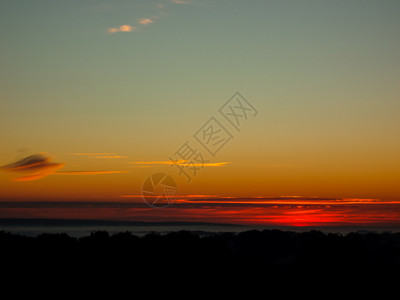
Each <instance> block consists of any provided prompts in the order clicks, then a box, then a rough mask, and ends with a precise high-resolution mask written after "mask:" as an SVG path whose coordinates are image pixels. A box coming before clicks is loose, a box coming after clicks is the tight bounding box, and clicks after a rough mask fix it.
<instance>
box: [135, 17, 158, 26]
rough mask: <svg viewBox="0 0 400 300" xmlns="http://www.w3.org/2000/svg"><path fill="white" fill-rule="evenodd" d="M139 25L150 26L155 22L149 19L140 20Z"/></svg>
mask: <svg viewBox="0 0 400 300" xmlns="http://www.w3.org/2000/svg"><path fill="white" fill-rule="evenodd" d="M138 23H139V24H141V25H149V24H151V23H154V21H153V20H152V19H149V18H144V19H140V20H139V21H138Z"/></svg>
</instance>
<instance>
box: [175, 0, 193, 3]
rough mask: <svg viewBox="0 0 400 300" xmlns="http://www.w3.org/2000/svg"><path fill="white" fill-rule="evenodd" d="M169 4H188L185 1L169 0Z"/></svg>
mask: <svg viewBox="0 0 400 300" xmlns="http://www.w3.org/2000/svg"><path fill="white" fill-rule="evenodd" d="M171 2H172V3H175V4H188V3H189V1H186V0H171Z"/></svg>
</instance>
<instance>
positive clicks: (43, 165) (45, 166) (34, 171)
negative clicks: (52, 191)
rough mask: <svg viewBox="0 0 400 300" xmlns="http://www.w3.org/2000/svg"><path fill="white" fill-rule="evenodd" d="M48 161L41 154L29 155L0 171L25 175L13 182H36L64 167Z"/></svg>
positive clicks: (48, 159)
mask: <svg viewBox="0 0 400 300" xmlns="http://www.w3.org/2000/svg"><path fill="white" fill-rule="evenodd" d="M50 160H51V159H50V157H47V156H45V154H43V153H39V154H34V155H30V156H28V157H26V158H24V159H21V160H19V161H17V162H15V163H12V164H8V165H5V166H2V167H0V169H2V170H4V171H7V172H13V173H21V174H24V173H25V174H26V175H24V176H21V177H17V178H15V179H14V180H15V181H31V180H37V179H40V178H43V177H46V176H48V175H51V174H53V173H54V172H55V171H56V170H58V169H60V168H62V167H64V164H63V163H55V162H51V161H50Z"/></svg>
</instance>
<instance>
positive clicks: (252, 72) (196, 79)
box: [0, 0, 400, 201]
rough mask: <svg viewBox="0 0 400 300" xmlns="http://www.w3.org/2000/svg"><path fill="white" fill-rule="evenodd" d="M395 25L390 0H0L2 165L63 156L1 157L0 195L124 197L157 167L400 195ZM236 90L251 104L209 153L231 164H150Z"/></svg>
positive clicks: (271, 191) (259, 187)
mask: <svg viewBox="0 0 400 300" xmlns="http://www.w3.org/2000/svg"><path fill="white" fill-rule="evenodd" d="M399 28H400V1H397V0H385V1H377V0H375V1H370V0H353V1H347V0H338V1H320V0H318V1H317V0H303V1H285V0H279V1H278V0H276V1H261V0H259V1H258V0H251V1H238V0H236V1H234V0H230V1H228V0H215V1H211V0H187V1H183V0H181V1H178V0H175V1H167V0H164V1H152V0H146V1H144V0H143V1H132V0H131V1H105V0H98V1H78V0H69V1H54V0H47V1H44V0H37V1H28V0H25V1H24V0H18V1H13V0H2V1H0V41H1V47H0V140H1V141H2V142H1V147H0V165H8V164H11V163H14V162H16V161H17V160H19V159H22V158H24V157H26V156H28V155H32V154H37V153H43V154H42V155H43V156H44V157H47V158H49V159H48V162H54V163H57V164H59V167H60V168H58V169H57V170H54V171H51V172H50V173H49V175H48V176H44V177H43V178H41V179H38V180H31V181H15V179H16V178H19V177H18V176H19V175H17V174H14V173H15V172H1V173H0V198H1V199H3V201H5V200H7V201H8V200H9V199H17V198H21V199H24V200H29V199H41V200H42V199H53V200H56V199H85V200H87V199H101V200H118V199H119V200H121V198H120V196H121V195H138V194H140V189H141V186H142V183H143V181H144V180H145V178H146V177H147V176H148V175H150V174H152V173H154V172H159V171H161V172H168V173H170V174H171V175H172V176H173V177H174V179H175V180H176V182H177V184H178V193H179V194H181V195H190V194H206V195H218V196H235V197H255V196H263V197H279V196H284V195H292V196H293V195H301V196H304V197H314V196H318V197H330V198H335V199H341V198H362V199H381V200H384V201H395V200H399V196H400V191H399V188H398V187H399V180H400V155H399V153H400V138H399V129H400V118H399V117H398V114H399V112H400V100H399V99H400V89H399V78H400V37H399ZM237 91H239V92H240V93H241V94H242V95H243V96H244V97H245V98H246V99H247V100H248V101H249V102H250V103H251V104H252V105H253V106H254V107H255V108H256V109H257V111H258V114H257V116H256V117H254V118H251V119H249V120H248V121H246V122H245V123H244V124H243V126H242V127H241V131H240V133H239V132H237V131H235V130H234V128H233V127H229V124H226V123H224V125H225V126H226V128H227V129H228V130H229V131H231V132H232V134H233V135H234V139H233V140H232V141H230V142H229V143H228V144H227V145H226V146H225V147H224V148H223V149H222V150H221V151H220V152H219V153H218V154H217V155H216V156H215V157H212V156H210V155H208V154H207V153H206V152H204V156H205V157H206V159H208V160H209V161H210V163H226V164H222V165H220V166H212V165H210V166H206V167H205V168H204V169H203V170H201V171H199V172H198V174H197V175H196V176H195V177H194V178H193V180H192V181H191V182H190V183H186V178H185V177H183V176H179V170H178V169H177V168H174V167H171V166H170V165H163V164H146V162H147V163H148V162H163V161H168V160H169V157H170V156H171V155H173V154H174V153H175V152H176V151H177V149H178V148H179V147H180V146H181V145H182V144H183V143H184V142H185V141H187V140H190V142H193V143H194V140H193V134H194V133H195V132H196V131H197V130H198V129H199V128H200V127H201V126H202V125H203V124H204V123H205V122H206V121H207V120H208V119H209V118H210V117H212V116H216V117H218V110H219V109H220V107H221V106H222V105H223V104H224V103H225V102H226V101H227V100H228V99H229V98H230V97H231V96H232V95H234V94H235V93H236V92H237ZM193 145H194V146H196V147H197V148H199V149H200V146H199V145H198V144H197V145H196V144H193ZM50 158H51V160H50ZM132 162H139V163H132ZM140 162H142V164H141V163H140ZM57 172H58V173H59V174H57ZM67 175H73V176H67ZM127 199H128V198H123V200H124V201H130V199H128V200H127ZM132 199H133V198H132Z"/></svg>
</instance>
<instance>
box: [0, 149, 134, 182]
mask: <svg viewBox="0 0 400 300" xmlns="http://www.w3.org/2000/svg"><path fill="white" fill-rule="evenodd" d="M80 154H84V153H80ZM86 154H88V153H86ZM64 166H65V164H64V163H56V162H51V158H50V157H48V156H47V155H45V154H44V153H39V154H34V155H30V156H28V157H25V158H23V159H21V160H19V161H17V162H14V163H11V164H8V165H5V166H1V167H0V170H3V171H6V172H11V173H15V174H19V176H18V177H16V178H14V179H13V180H14V181H33V180H38V179H41V178H44V177H46V176H49V175H98V174H117V173H129V171H109V170H108V171H65V172H57V170H59V169H61V168H63V167H64Z"/></svg>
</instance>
